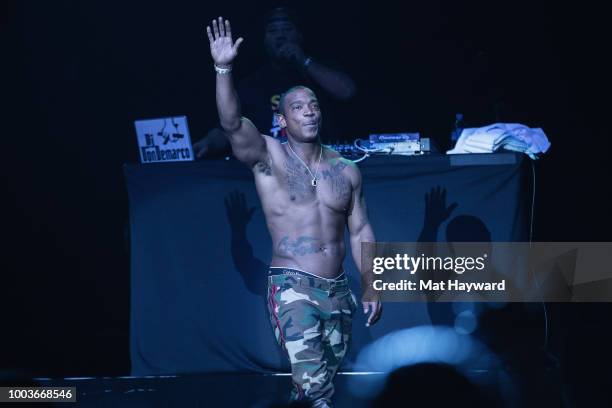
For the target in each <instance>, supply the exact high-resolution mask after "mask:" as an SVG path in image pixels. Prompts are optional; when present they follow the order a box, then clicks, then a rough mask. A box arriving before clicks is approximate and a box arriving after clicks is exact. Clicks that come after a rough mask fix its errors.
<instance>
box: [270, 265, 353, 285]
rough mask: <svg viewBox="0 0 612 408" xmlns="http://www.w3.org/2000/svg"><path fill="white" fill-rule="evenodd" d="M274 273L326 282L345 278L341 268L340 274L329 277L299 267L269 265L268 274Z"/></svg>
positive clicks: (273, 274) (272, 274)
mask: <svg viewBox="0 0 612 408" xmlns="http://www.w3.org/2000/svg"><path fill="white" fill-rule="evenodd" d="M276 275H300V276H304V277H306V278H316V279H323V280H324V281H327V282H339V281H342V280H344V279H346V273H345V272H344V270H342V272H341V273H340V275H338V276H336V277H335V278H331V279H329V278H324V277H322V276H317V275H315V274H314V273H310V272H306V271H303V270H301V269H295V268H285V267H284V266H271V267H270V269H269V271H268V276H276Z"/></svg>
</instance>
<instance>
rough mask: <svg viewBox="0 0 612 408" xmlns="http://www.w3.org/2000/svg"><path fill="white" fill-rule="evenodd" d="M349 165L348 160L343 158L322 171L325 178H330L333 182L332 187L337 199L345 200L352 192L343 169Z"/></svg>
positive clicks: (331, 182)
mask: <svg viewBox="0 0 612 408" xmlns="http://www.w3.org/2000/svg"><path fill="white" fill-rule="evenodd" d="M346 166H348V165H347V164H346V162H344V161H342V160H338V162H337V163H336V164H332V165H331V166H330V168H329V170H323V172H322V173H321V174H322V175H323V178H324V179H325V180H329V181H330V184H331V189H332V191H333V192H334V194H335V195H336V199H337V200H340V201H343V200H346V199H348V197H349V195H350V194H351V184H350V183H349V181H348V180H347V179H346V177H344V175H342V170H344V169H345V168H346Z"/></svg>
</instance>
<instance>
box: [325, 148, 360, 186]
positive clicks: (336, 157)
mask: <svg viewBox="0 0 612 408" xmlns="http://www.w3.org/2000/svg"><path fill="white" fill-rule="evenodd" d="M325 148H326V150H327V152H326V155H327V157H328V158H329V159H328V160H329V163H330V166H331V167H332V168H334V169H337V171H338V172H342V173H344V174H346V176H348V177H349V178H350V179H351V181H355V182H356V181H358V180H357V179H359V178H361V173H360V172H359V168H358V167H357V164H356V163H355V162H354V161H352V160H350V159H347V158H345V157H342V155H341V154H340V153H338V152H337V151H336V150H334V149H332V148H331V147H328V146H325Z"/></svg>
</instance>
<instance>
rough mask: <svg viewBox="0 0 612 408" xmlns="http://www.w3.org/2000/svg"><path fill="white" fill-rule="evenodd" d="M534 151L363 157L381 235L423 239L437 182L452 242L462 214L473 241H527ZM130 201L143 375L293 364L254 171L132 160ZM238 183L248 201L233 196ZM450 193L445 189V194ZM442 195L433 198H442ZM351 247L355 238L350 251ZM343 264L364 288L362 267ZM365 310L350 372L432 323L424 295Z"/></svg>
mask: <svg viewBox="0 0 612 408" xmlns="http://www.w3.org/2000/svg"><path fill="white" fill-rule="evenodd" d="M528 166H529V163H528V160H525V159H524V158H523V156H522V155H519V154H515V153H498V154H475V155H457V156H444V155H439V156H438V155H435V156H434V155H432V156H418V157H401V156H400V157H398V156H391V157H371V158H368V159H366V160H365V161H363V162H361V163H359V168H360V169H361V172H362V174H363V183H364V191H365V196H366V201H367V204H368V212H369V215H370V221H371V224H372V226H373V228H374V232H375V234H376V238H377V241H386V242H391V241H408V242H414V241H417V239H418V237H419V235H420V234H421V232H422V230H423V228H424V217H425V194H426V193H427V192H429V191H430V190H431V189H432V188H436V187H437V186H440V187H441V188H443V189H445V190H446V197H445V198H446V203H442V202H438V203H437V204H439V205H440V206H441V205H446V206H447V207H448V206H450V205H452V204H456V208H455V209H454V210H453V212H452V213H451V215H450V217H449V218H448V219H447V220H446V221H444V222H442V223H441V224H440V225H434V226H431V225H429V226H428V227H427V232H428V234H429V235H431V234H433V235H434V238H433V239H436V240H439V241H444V240H446V225H447V224H448V223H449V222H451V221H452V220H453V219H456V217H461V218H458V220H462V222H463V224H460V225H464V229H465V234H466V240H467V241H469V240H471V239H470V238H471V236H470V234H471V233H472V232H473V231H480V232H479V233H478V234H480V235H478V234H476V233H475V236H474V239H472V240H481V239H482V238H481V237H482V231H483V230H484V231H488V233H489V234H490V239H491V240H492V241H493V242H511V241H526V240H527V239H528V230H529V224H528V222H529V212H530V210H531V194H530V187H529V186H530V177H531V172H530V171H529V167H528ZM124 171H125V177H126V182H127V188H128V193H129V202H130V238H131V340H130V341H131V345H130V347H131V360H132V373H133V374H134V375H154V374H165V373H194V372H200V373H201V372H204V373H207V372H208V373H216V372H259V373H266V372H278V371H287V370H288V369H289V366H288V362H287V361H286V360H285V358H284V357H283V356H282V354H281V351H280V349H279V348H278V346H277V344H276V342H275V340H274V336H273V333H272V329H271V326H270V323H269V319H268V315H267V309H266V304H265V293H266V284H267V281H266V274H267V269H266V265H267V264H268V262H269V261H270V257H271V240H270V236H269V234H268V232H267V229H266V225H265V222H264V217H263V213H262V211H261V206H260V203H259V199H258V197H257V194H256V191H255V186H254V183H253V176H252V174H251V172H250V171H249V170H248V169H247V168H246V167H245V166H244V165H243V164H241V163H239V162H237V161H236V160H220V161H203V162H188V163H163V164H145V165H140V164H138V165H137V164H127V165H125V168H124ZM232 192H238V193H240V194H242V195H243V196H244V201H241V200H229V197H230V194H231V193H232ZM440 198H441V197H440ZM434 204H436V203H434ZM349 247H350V246H349V245H348V242H347V248H349ZM344 265H345V269H346V270H347V272H348V274H349V277H350V278H351V279H352V283H351V287H352V290H353V291H354V292H355V293H356V294H358V293H360V290H359V279H358V272H357V270H356V268H355V266H354V265H353V262H352V258H351V257H350V252H349V253H347V258H346V260H345V263H344ZM364 323H365V318H364V315H363V313H361V312H360V311H358V314H357V316H356V318H355V320H354V325H353V341H352V346H351V351H350V352H349V354H348V355H347V358H346V360H345V365H344V369H345V370H359V369H360V367H359V365H358V364H355V361H356V357H357V355H358V353H359V352H360V350H361V349H363V348H364V347H365V346H366V345H367V344H368V343H370V342H372V341H373V340H375V339H377V338H380V337H381V336H384V335H385V334H388V333H390V332H393V331H396V330H399V329H403V328H409V327H415V326H418V325H427V324H430V315H429V313H428V310H427V306H426V304H424V303H390V304H385V308H384V315H383V318H382V319H381V320H380V322H379V323H378V324H376V325H375V326H373V327H370V328H366V327H365V326H364Z"/></svg>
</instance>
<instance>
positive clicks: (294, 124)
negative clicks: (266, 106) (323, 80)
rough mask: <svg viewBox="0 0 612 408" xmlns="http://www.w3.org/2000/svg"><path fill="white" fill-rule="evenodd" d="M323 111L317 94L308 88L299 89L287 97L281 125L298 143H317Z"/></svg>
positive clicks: (280, 120) (280, 118)
mask: <svg viewBox="0 0 612 408" xmlns="http://www.w3.org/2000/svg"><path fill="white" fill-rule="evenodd" d="M321 121H322V116H321V110H320V108H319V101H318V100H317V97H316V96H315V94H314V93H313V92H312V91H311V90H310V89H306V88H298V89H295V90H294V91H292V92H290V93H289V94H287V96H285V101H284V113H282V114H280V115H279V124H280V126H281V127H282V128H285V131H286V132H287V136H288V137H290V138H292V139H294V140H296V141H298V142H315V141H317V140H318V136H319V128H320V127H321Z"/></svg>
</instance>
